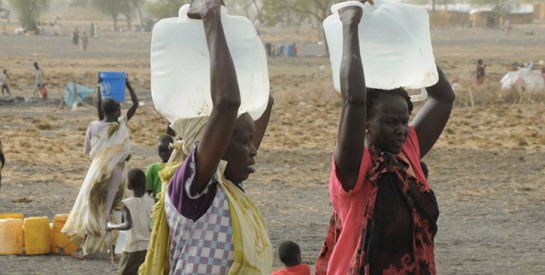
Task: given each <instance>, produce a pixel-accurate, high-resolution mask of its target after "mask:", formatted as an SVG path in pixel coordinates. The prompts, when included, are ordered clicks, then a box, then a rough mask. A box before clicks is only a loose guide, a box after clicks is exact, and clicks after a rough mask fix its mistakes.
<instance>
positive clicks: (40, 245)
mask: <svg viewBox="0 0 545 275" xmlns="http://www.w3.org/2000/svg"><path fill="white" fill-rule="evenodd" d="M23 230H24V243H25V254H26V255H43V254H48V253H49V252H51V235H50V234H51V233H50V230H51V229H50V227H49V218H48V217H30V218H26V219H25V220H24V223H23Z"/></svg>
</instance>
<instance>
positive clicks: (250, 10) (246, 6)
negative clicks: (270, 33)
mask: <svg viewBox="0 0 545 275" xmlns="http://www.w3.org/2000/svg"><path fill="white" fill-rule="evenodd" d="M225 4H226V6H227V8H228V9H229V10H230V11H233V10H234V11H235V12H236V11H239V12H241V13H242V14H243V15H244V16H245V17H247V18H248V19H250V21H252V22H254V23H256V22H259V23H260V24H265V16H264V14H263V12H262V9H263V1H262V0H229V1H227V3H225Z"/></svg>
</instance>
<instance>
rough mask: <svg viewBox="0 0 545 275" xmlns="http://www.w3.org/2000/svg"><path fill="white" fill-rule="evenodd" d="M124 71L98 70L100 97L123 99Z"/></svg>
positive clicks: (122, 100)
mask: <svg viewBox="0 0 545 275" xmlns="http://www.w3.org/2000/svg"><path fill="white" fill-rule="evenodd" d="M126 78H127V74H126V73H124V72H100V73H99V74H98V82H99V85H100V93H101V94H102V97H104V98H105V97H111V98H113V99H114V100H115V101H117V102H124V101H125V79H126Z"/></svg>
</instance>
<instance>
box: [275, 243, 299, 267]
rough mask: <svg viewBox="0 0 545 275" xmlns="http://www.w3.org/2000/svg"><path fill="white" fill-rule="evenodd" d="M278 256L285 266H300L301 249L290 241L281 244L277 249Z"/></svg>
mask: <svg viewBox="0 0 545 275" xmlns="http://www.w3.org/2000/svg"><path fill="white" fill-rule="evenodd" d="M278 255H279V256H280V260H281V261H282V262H283V263H284V264H285V265H286V266H294V265H299V264H301V249H299V245H297V244H296V243H294V242H292V241H285V242H283V243H281V244H280V247H278Z"/></svg>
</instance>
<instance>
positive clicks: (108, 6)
mask: <svg viewBox="0 0 545 275" xmlns="http://www.w3.org/2000/svg"><path fill="white" fill-rule="evenodd" d="M127 1H128V0H114V1H112V0H93V2H92V4H93V6H94V7H95V8H96V9H98V10H99V11H101V12H103V13H106V14H109V15H110V16H111V17H112V20H113V21H114V30H117V20H118V17H119V15H120V14H122V13H123V8H125V7H126V6H127V5H126V2H127Z"/></svg>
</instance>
